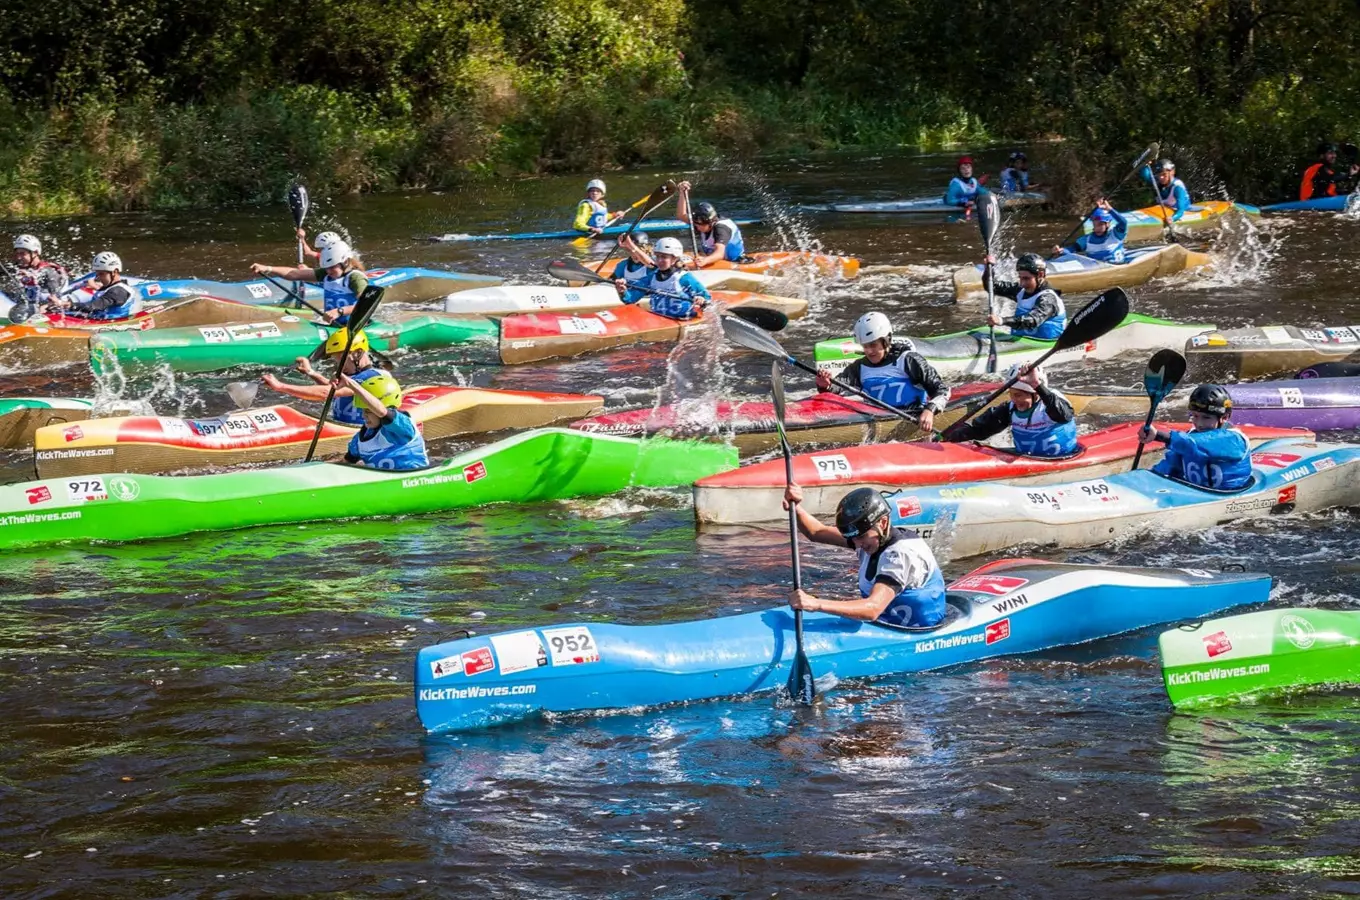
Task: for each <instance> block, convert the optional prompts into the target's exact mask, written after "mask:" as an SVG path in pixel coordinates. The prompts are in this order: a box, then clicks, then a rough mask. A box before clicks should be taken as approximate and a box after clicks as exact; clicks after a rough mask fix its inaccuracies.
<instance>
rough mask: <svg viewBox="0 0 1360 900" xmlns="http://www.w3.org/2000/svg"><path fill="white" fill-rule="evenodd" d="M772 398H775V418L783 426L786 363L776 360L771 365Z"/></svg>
mask: <svg viewBox="0 0 1360 900" xmlns="http://www.w3.org/2000/svg"><path fill="white" fill-rule="evenodd" d="M770 396H771V397H773V398H774V417H775V418H776V419H777V420H778V421H779V423H780V424H781V425H782V424H783V422H784V409H785V407H784V362H783V360H779V359H776V360H775V361H774V362H772V363H770Z"/></svg>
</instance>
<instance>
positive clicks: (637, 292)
mask: <svg viewBox="0 0 1360 900" xmlns="http://www.w3.org/2000/svg"><path fill="white" fill-rule="evenodd" d="M647 294H648V292H647V291H644V290H642V289H641V288H635V287H630V288H628V289H627V290H625V291H624V292H623V296H622V297H620V298H619V300H620V302H622V303H623V304H624V305H625V306H632V305H633V304H634V303H637V302H638V301H639V300H642V299H643V298H644V297H646V296H647Z"/></svg>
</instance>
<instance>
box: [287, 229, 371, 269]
mask: <svg viewBox="0 0 1360 900" xmlns="http://www.w3.org/2000/svg"><path fill="white" fill-rule="evenodd" d="M297 236H298V240H299V241H301V242H302V258H303V259H314V260H316V261H317V262H320V261H321V252H322V251H323V250H325V249H326V248H327V247H333V246H335V245H336V244H348V243H349V241H347V240H345V239H344V238H343V237H342V236H341V235H340V233H339V232H336V231H323V232H321V233H320V234H318V235H317V236H316V247H312V246H311V245H310V244H308V243H307V231H306V229H304V228H299V229H298V230H297ZM349 250H350V254H351V255H350V261H351V262H353V263H354V267H355V268H356V269H362V268H363V267H364V261H363V260H362V259H360V258H359V254H357V253H355V252H354V248H353V247H350V248H349Z"/></svg>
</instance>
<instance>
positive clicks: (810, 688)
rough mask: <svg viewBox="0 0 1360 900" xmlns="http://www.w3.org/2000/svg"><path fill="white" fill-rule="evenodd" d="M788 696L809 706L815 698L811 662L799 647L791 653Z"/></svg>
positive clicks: (814, 683)
mask: <svg viewBox="0 0 1360 900" xmlns="http://www.w3.org/2000/svg"><path fill="white" fill-rule="evenodd" d="M789 696H790V697H792V698H793V699H794V700H795V701H796V702H798V703H800V704H802V705H803V706H811V705H812V703H813V701H814V700H816V699H817V682H816V680H814V679H813V677H812V664H811V663H810V662H808V658H807V654H806V653H804V652H803V651H802V649H801V648H800V649H799V650H798V652H796V653H795V654H794V655H793V668H792V669H790V670H789Z"/></svg>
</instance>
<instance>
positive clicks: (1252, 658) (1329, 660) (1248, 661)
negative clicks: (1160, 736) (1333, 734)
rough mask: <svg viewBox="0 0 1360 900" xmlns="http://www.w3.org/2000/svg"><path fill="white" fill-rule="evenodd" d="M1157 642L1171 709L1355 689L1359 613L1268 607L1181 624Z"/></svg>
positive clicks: (1359, 673)
mask: <svg viewBox="0 0 1360 900" xmlns="http://www.w3.org/2000/svg"><path fill="white" fill-rule="evenodd" d="M1158 643H1159V646H1160V650H1161V655H1162V680H1163V683H1164V684H1165V685H1166V693H1167V697H1168V698H1169V699H1170V700H1171V702H1172V704H1173V705H1175V706H1176V707H1177V708H1194V707H1202V706H1211V705H1217V704H1223V703H1230V702H1233V701H1240V700H1242V699H1244V698H1248V697H1254V696H1260V695H1266V694H1274V693H1280V692H1282V691H1287V690H1290V689H1297V688H1304V687H1316V686H1321V685H1355V684H1360V613H1355V612H1339V611H1335V610H1326V609H1268V610H1262V611H1260V612H1251V613H1246V614H1243V615H1239V616H1231V617H1229V618H1226V619H1211V620H1209V621H1206V622H1196V623H1195V624H1194V625H1188V626H1184V625H1183V626H1181V628H1179V629H1176V630H1173V631H1167V632H1165V633H1164V634H1162V636H1161V638H1160V639H1159V641H1158Z"/></svg>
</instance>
